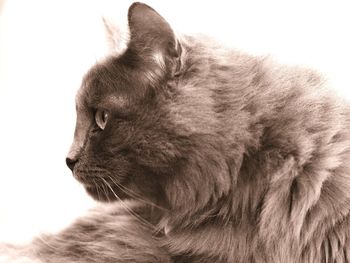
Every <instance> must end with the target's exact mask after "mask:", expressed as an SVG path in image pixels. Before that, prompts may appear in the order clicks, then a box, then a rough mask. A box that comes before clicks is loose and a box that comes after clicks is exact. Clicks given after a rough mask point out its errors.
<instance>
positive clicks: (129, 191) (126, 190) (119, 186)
mask: <svg viewBox="0 0 350 263" xmlns="http://www.w3.org/2000/svg"><path fill="white" fill-rule="evenodd" d="M107 176H108V178H109V179H110V180H111V181H112V182H113V183H114V184H115V185H116V186H117V187H118V188H119V189H120V190H121V191H123V192H124V193H126V194H128V195H130V196H131V197H133V198H135V199H136V200H138V201H140V202H142V203H145V204H147V205H150V206H154V207H156V208H159V209H160V210H163V211H168V209H166V208H164V207H161V206H159V205H157V204H155V203H153V202H151V201H148V200H145V199H143V198H142V197H141V196H140V195H139V194H137V193H135V192H134V191H132V190H130V189H128V188H126V187H125V186H123V185H122V184H120V183H118V182H116V181H115V180H114V179H113V178H112V177H111V176H109V175H107Z"/></svg>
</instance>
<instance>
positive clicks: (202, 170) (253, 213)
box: [2, 3, 350, 263]
mask: <svg viewBox="0 0 350 263" xmlns="http://www.w3.org/2000/svg"><path fill="white" fill-rule="evenodd" d="M128 25H129V30H130V39H129V42H128V44H127V48H126V49H125V50H124V51H123V52H121V53H120V54H117V55H115V54H114V55H111V56H109V57H108V58H106V59H105V60H103V61H101V62H99V63H97V64H96V65H94V66H93V67H92V68H91V69H90V71H89V72H88V73H87V74H86V75H85V77H84V79H83V82H82V85H81V88H80V90H79V92H78V94H77V97H76V102H77V103H76V104H77V123H76V130H75V134H74V142H73V144H72V147H71V150H70V152H69V154H68V156H67V159H66V162H67V165H68V167H69V168H70V169H71V170H72V172H73V176H74V177H75V178H76V179H77V180H78V181H79V182H81V183H82V184H83V185H84V187H85V189H86V191H87V192H88V193H89V194H90V195H91V196H92V197H93V198H94V199H96V200H98V201H100V202H101V203H108V204H105V205H104V204H101V206H100V207H98V208H96V209H95V210H94V211H91V212H90V214H88V215H86V216H84V217H82V218H80V219H78V220H77V221H76V222H75V223H73V224H72V225H71V226H70V227H68V228H67V229H66V230H64V231H62V232H61V233H59V234H57V235H47V236H41V237H39V238H37V239H35V240H34V241H33V242H32V244H30V245H29V246H24V247H22V248H18V247H11V246H7V247H4V246H3V247H2V251H3V253H4V254H5V253H8V255H10V254H11V253H12V255H13V259H14V258H16V257H17V256H18V255H21V256H22V257H24V256H26V257H27V259H28V260H29V259H31V260H32V262H74V263H97V262H99V263H103V262H115V263H116V262H140V263H141V262H143V263H144V262H176V263H181V262H188V263H199V262H201V263H209V262H210V263H212V262H216V263H225V262H235V263H247V262H250V263H260V262H285V263H289V262H290V263H295V262H303V263H306V262H312V263H313V262H337V263H340V262H350V228H349V227H350V216H349V209H350V132H349V128H350V108H349V106H348V104H347V103H346V102H344V101H342V100H341V99H340V98H338V97H337V96H336V95H334V94H333V92H332V91H331V90H329V89H328V88H327V83H326V81H325V80H324V79H323V77H322V76H320V75H319V74H318V73H316V72H314V71H313V70H310V69H305V68H302V67H297V66H295V67H291V66H281V65H278V64H277V63H275V62H273V61H271V59H269V58H266V57H254V56H252V55H248V54H245V53H243V52H238V51H236V50H232V49H228V48H224V47H222V46H221V45H219V44H217V43H216V42H215V41H213V40H211V39H209V38H207V37H198V36H197V37H194V36H182V35H181V36H180V35H175V33H174V31H173V30H172V28H171V27H170V25H169V24H168V23H167V22H166V21H165V20H164V18H163V17H161V16H160V15H159V14H158V13H157V12H156V11H155V10H154V9H152V8H151V7H149V6H147V5H145V4H142V3H134V4H132V5H131V7H130V8H129V12H128ZM5 250H6V252H5ZM9 258H10V256H9Z"/></svg>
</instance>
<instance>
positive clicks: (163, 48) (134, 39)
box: [128, 3, 182, 76]
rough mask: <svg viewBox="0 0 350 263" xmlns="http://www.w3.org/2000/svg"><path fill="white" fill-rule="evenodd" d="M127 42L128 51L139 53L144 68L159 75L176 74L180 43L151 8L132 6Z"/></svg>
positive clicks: (166, 24)
mask: <svg viewBox="0 0 350 263" xmlns="http://www.w3.org/2000/svg"><path fill="white" fill-rule="evenodd" d="M128 22H129V29H130V41H129V46H128V48H129V49H131V50H133V51H134V52H136V53H137V54H138V56H139V57H140V58H141V59H142V61H143V62H144V63H146V66H147V68H149V69H153V71H154V72H156V73H157V74H158V75H160V74H162V73H163V74H164V73H166V74H167V75H168V76H169V75H171V76H174V75H176V74H178V72H179V71H180V66H181V59H180V58H181V51H182V49H181V44H180V42H179V41H178V40H177V38H176V36H175V34H174V32H173V30H172V29H171V27H170V25H169V24H168V22H167V21H165V19H164V18H163V17H162V16H160V15H159V14H158V13H157V12H156V11H155V10H154V9H153V8H151V7H149V6H148V5H145V4H142V3H134V4H132V5H131V6H130V8H129V12H128Z"/></svg>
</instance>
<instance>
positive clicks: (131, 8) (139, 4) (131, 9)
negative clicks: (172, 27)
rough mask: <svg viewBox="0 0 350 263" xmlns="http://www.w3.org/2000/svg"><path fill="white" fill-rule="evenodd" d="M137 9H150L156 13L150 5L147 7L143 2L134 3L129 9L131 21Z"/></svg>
mask: <svg viewBox="0 0 350 263" xmlns="http://www.w3.org/2000/svg"><path fill="white" fill-rule="evenodd" d="M137 8H144V9H148V10H152V11H155V10H154V9H153V8H152V7H150V6H149V5H146V4H144V3H141V2H134V3H132V4H131V6H130V7H129V11H128V17H129V19H130V16H131V15H132V13H133V12H134V11H135V9H137Z"/></svg>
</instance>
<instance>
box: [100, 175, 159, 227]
mask: <svg viewBox="0 0 350 263" xmlns="http://www.w3.org/2000/svg"><path fill="white" fill-rule="evenodd" d="M101 180H102V181H103V182H104V183H105V184H106V186H107V187H108V188H109V189H110V190H111V191H112V193H113V194H114V196H115V197H116V198H117V199H118V200H119V201H120V204H121V205H122V206H123V207H124V208H125V209H126V210H127V211H128V212H129V213H130V214H131V215H132V216H134V217H135V218H136V219H137V220H139V221H140V223H142V224H144V225H146V226H148V227H151V228H155V226H154V225H152V224H151V223H150V222H148V221H147V220H145V219H144V218H142V217H141V216H139V215H138V214H136V213H135V211H133V210H132V209H131V208H130V207H128V206H127V205H126V204H125V202H124V201H123V200H122V199H121V198H120V197H119V196H118V195H117V194H116V193H115V192H114V190H113V188H112V187H111V185H110V184H109V183H108V182H107V181H106V180H105V179H103V178H102V177H101Z"/></svg>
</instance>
